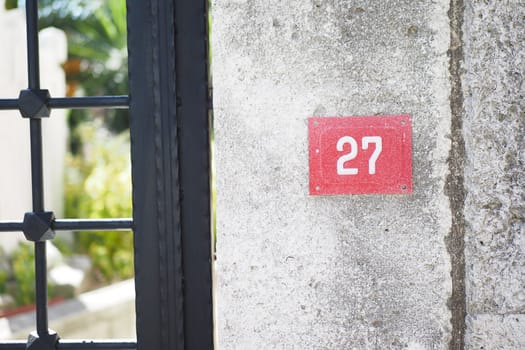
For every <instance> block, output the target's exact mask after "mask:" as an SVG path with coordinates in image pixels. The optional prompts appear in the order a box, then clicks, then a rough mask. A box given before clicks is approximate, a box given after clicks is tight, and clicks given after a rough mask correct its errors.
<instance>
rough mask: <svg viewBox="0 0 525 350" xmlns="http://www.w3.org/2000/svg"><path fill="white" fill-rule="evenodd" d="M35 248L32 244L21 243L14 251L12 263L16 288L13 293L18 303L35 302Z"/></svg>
mask: <svg viewBox="0 0 525 350" xmlns="http://www.w3.org/2000/svg"><path fill="white" fill-rule="evenodd" d="M34 257H35V255H34V248H33V247H32V245H30V244H20V245H19V246H18V248H17V249H16V250H15V251H14V252H13V255H12V257H11V259H12V260H11V263H12V267H13V278H14V280H15V281H16V290H15V291H14V293H12V295H13V297H14V298H15V304H16V305H27V304H32V303H34V302H35V267H34Z"/></svg>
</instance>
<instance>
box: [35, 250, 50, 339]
mask: <svg viewBox="0 0 525 350" xmlns="http://www.w3.org/2000/svg"><path fill="white" fill-rule="evenodd" d="M46 248H47V242H46V241H44V242H35V279H36V281H35V282H36V288H35V289H36V331H37V333H38V335H39V336H44V335H47V334H48V332H49V329H48V317H47V256H46V250H47V249H46Z"/></svg>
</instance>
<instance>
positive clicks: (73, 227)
mask: <svg viewBox="0 0 525 350" xmlns="http://www.w3.org/2000/svg"><path fill="white" fill-rule="evenodd" d="M22 228H23V223H22V222H9V221H0V232H19V231H22ZM52 228H53V229H54V230H55V231H129V230H132V229H133V219H92V220H76V219H62V220H55V221H54V222H53V226H52Z"/></svg>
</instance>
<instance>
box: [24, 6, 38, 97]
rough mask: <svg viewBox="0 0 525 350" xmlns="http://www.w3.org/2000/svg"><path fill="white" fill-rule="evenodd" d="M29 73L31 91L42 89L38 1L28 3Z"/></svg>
mask: <svg viewBox="0 0 525 350" xmlns="http://www.w3.org/2000/svg"><path fill="white" fill-rule="evenodd" d="M26 31H27V33H26V35H27V68H28V70H27V73H28V82H29V89H40V66H39V49H38V1H37V0H27V1H26Z"/></svg>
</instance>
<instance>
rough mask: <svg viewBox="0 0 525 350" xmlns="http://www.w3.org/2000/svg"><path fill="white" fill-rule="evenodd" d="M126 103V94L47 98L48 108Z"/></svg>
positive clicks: (107, 106)
mask: <svg viewBox="0 0 525 350" xmlns="http://www.w3.org/2000/svg"><path fill="white" fill-rule="evenodd" d="M0 103H1V101H0ZM128 105H129V97H128V96H92V97H63V98H62V97H61V98H51V99H50V100H49V107H50V108H68V109H81V108H128Z"/></svg>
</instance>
